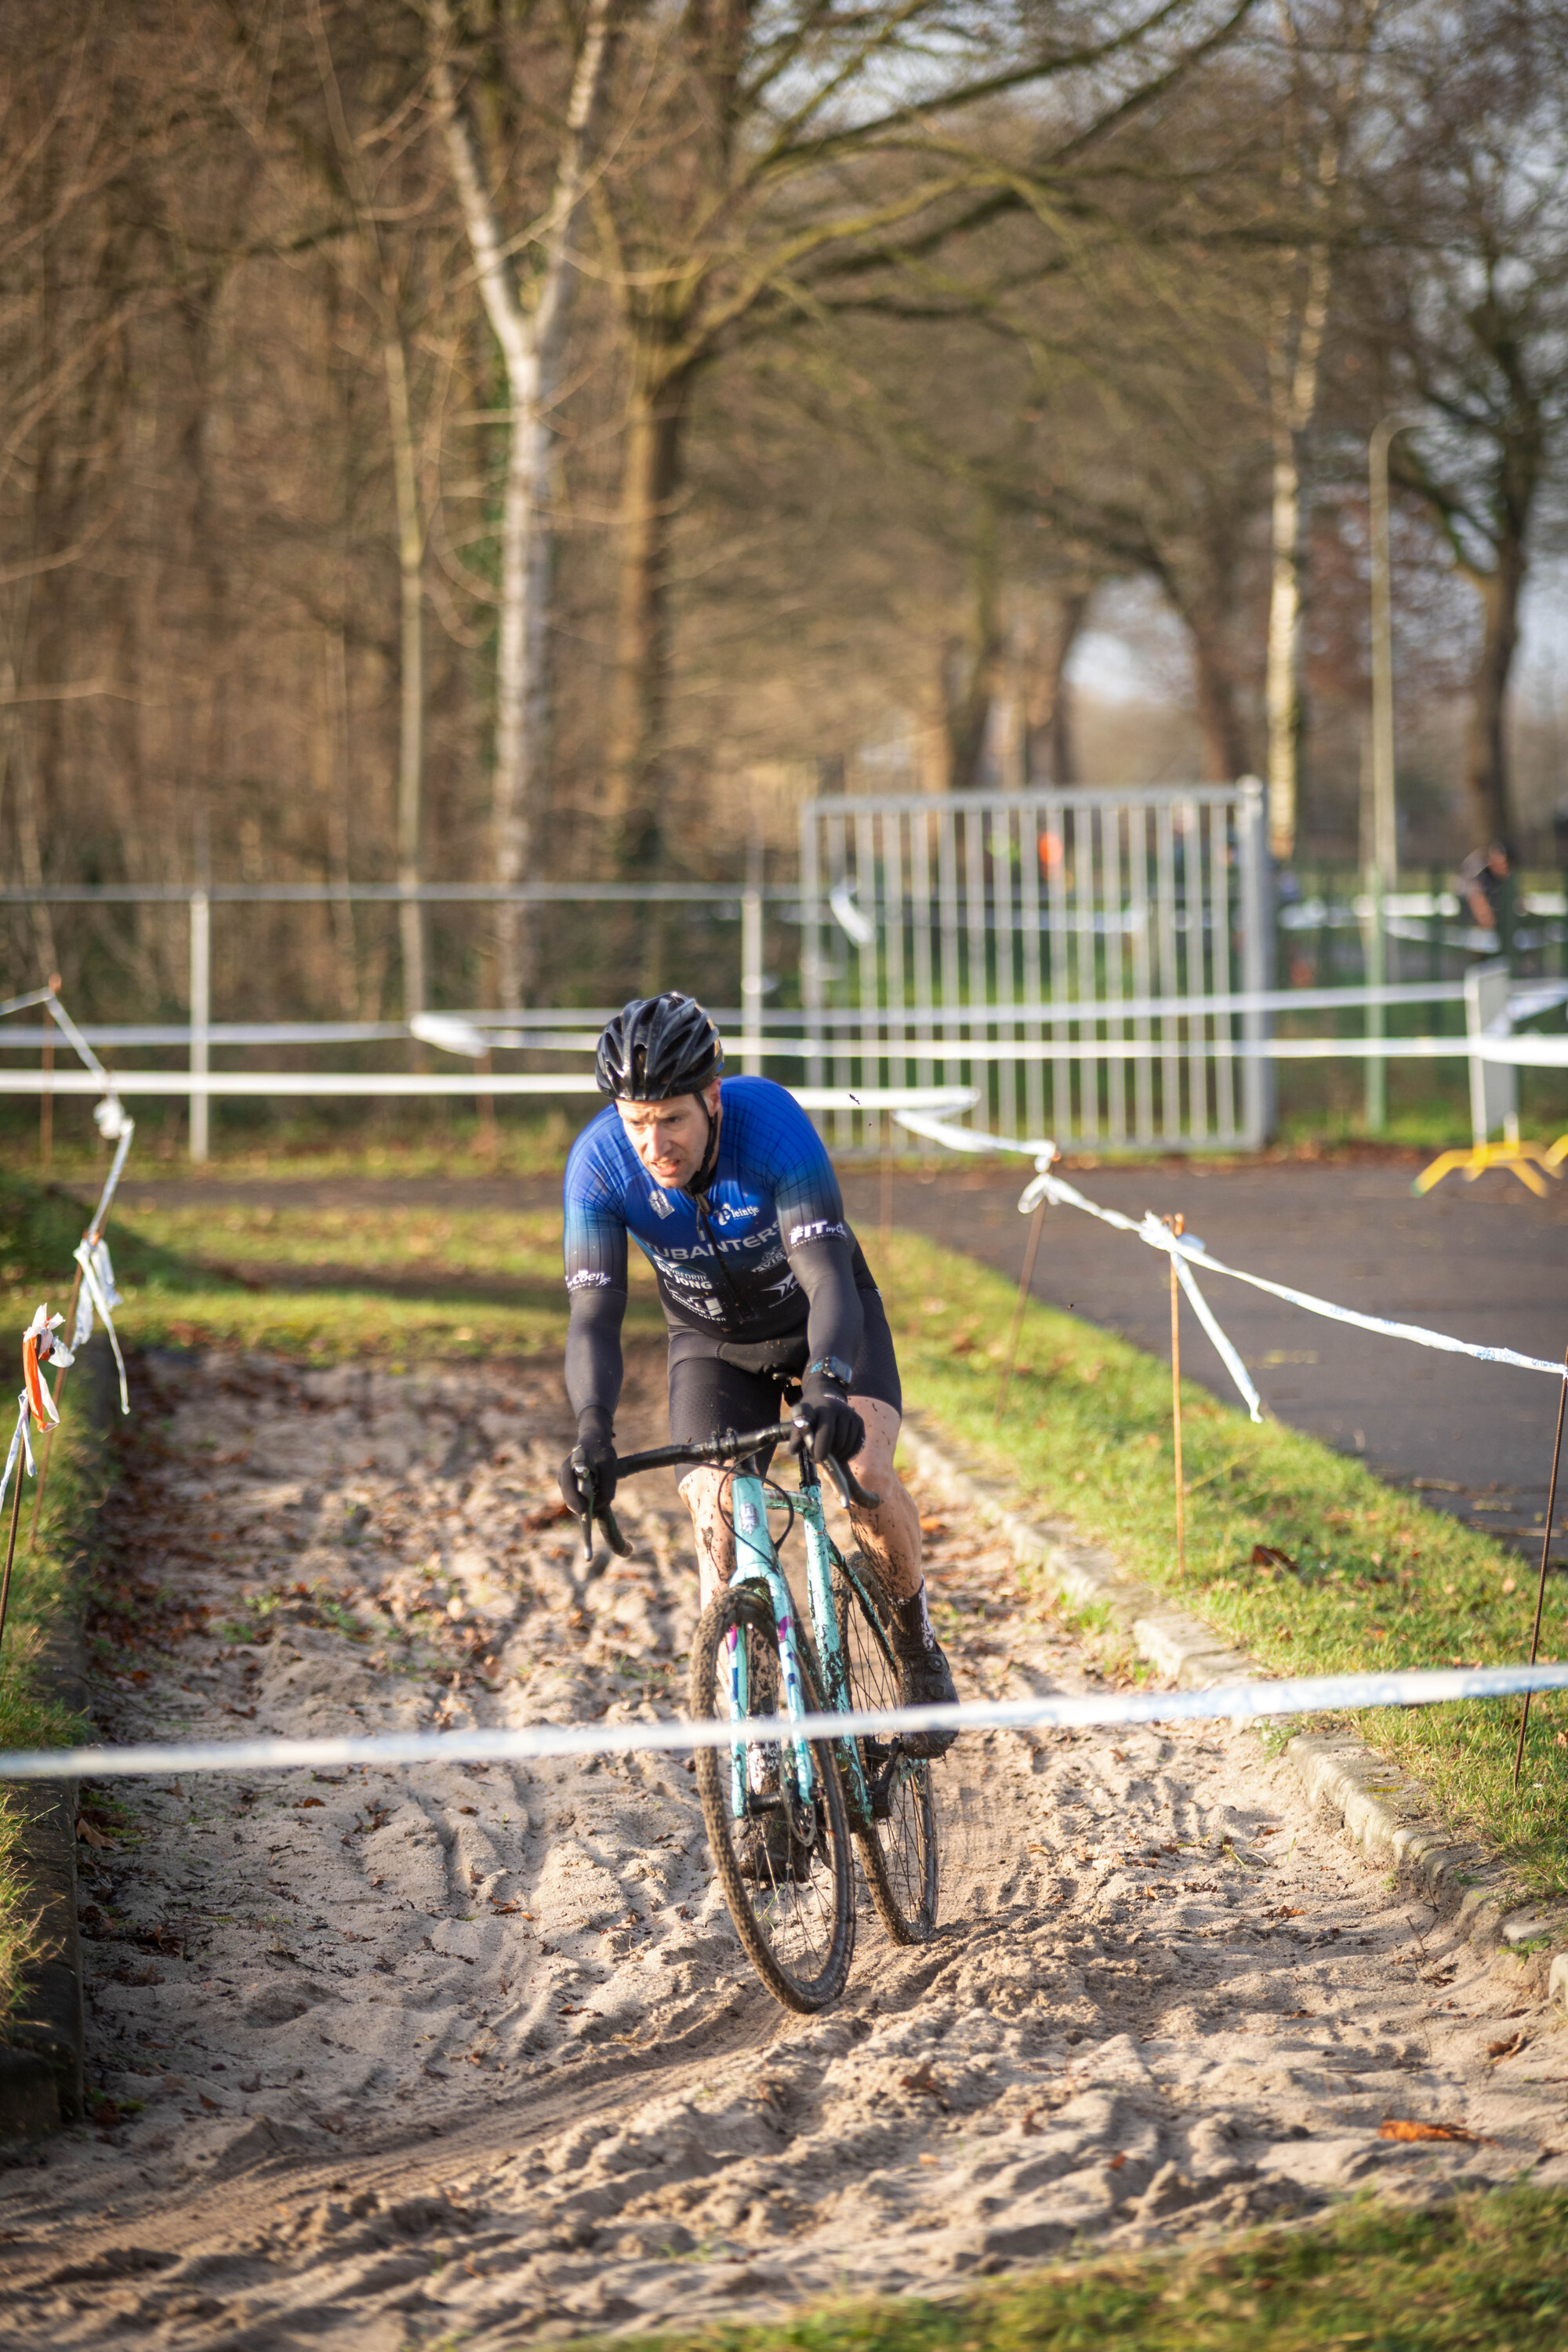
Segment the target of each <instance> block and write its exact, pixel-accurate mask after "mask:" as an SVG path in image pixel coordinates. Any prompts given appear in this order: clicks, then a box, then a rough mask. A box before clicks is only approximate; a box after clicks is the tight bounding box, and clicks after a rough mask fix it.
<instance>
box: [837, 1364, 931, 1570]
mask: <svg viewBox="0 0 1568 2352" xmlns="http://www.w3.org/2000/svg"><path fill="white" fill-rule="evenodd" d="M849 1402H850V1403H851V1404H852V1405H853V1406H854V1408H855V1410H856V1412H858V1414H859V1416H860V1418H861V1420H862V1421H863V1422H864V1423H865V1424H866V1443H865V1444H864V1446H863V1447H862V1448H861V1450H860V1452H859V1453H858V1454H857V1455H856V1456H855V1459H854V1461H853V1462H852V1463H851V1464H850V1465H849V1466H850V1468H851V1469H852V1470H853V1471H854V1473H855V1475H856V1476H857V1478H858V1480H859V1481H860V1484H861V1485H862V1486H867V1487H869V1489H870V1491H871V1493H872V1494H873V1495H879V1496H881V1498H882V1499H881V1501H880V1503H879V1505H878V1507H877V1508H876V1509H875V1510H874V1511H859V1510H857V1509H856V1508H855V1507H854V1506H853V1505H851V1506H850V1511H849V1523H850V1525H851V1526H852V1527H853V1528H854V1530H855V1533H856V1535H857V1536H858V1538H859V1539H860V1546H861V1549H862V1550H863V1551H864V1552H865V1554H866V1557H867V1559H868V1560H869V1561H870V1562H871V1564H872V1566H873V1567H874V1568H875V1569H876V1570H877V1571H878V1573H879V1575H880V1577H881V1579H882V1582H883V1584H884V1585H885V1586H886V1587H887V1591H888V1595H889V1599H890V1600H893V1601H912V1600H913V1599H914V1596H915V1594H916V1593H917V1592H918V1591H920V1589H921V1583H922V1582H923V1580H924V1577H923V1571H922V1569H921V1515H920V1513H919V1511H918V1510H917V1509H916V1507H915V1499H914V1496H912V1495H911V1494H910V1490H909V1488H908V1487H907V1486H905V1485H904V1482H903V1480H902V1479H901V1478H900V1476H899V1475H898V1473H897V1471H895V1469H894V1468H893V1449H894V1447H895V1446H896V1445H897V1444H898V1442H899V1415H898V1414H897V1413H896V1412H894V1411H893V1408H892V1406H891V1405H890V1404H882V1403H881V1402H879V1400H878V1399H877V1398H876V1397H862V1396H858V1397H851V1398H850V1400H849Z"/></svg>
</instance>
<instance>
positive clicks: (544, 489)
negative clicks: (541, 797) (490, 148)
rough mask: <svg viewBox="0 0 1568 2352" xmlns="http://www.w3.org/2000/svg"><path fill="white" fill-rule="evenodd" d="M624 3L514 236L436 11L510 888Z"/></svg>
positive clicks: (541, 746) (541, 748) (509, 970)
mask: <svg viewBox="0 0 1568 2352" xmlns="http://www.w3.org/2000/svg"><path fill="white" fill-rule="evenodd" d="M622 8H623V0H590V5H589V8H588V13H587V16H586V19H585V21H584V27H583V35H582V39H581V43H580V45H579V47H578V50H577V56H576V62H575V66H574V71H573V75H572V87H571V94H570V97H569V99H568V101H567V106H566V115H565V121H564V123H563V129H562V133H561V138H560V145H559V152H558V154H557V157H556V162H555V170H554V186H553V189H552V194H551V197H550V201H549V204H548V205H547V207H546V210H545V212H544V214H543V216H542V218H541V219H539V220H537V221H535V222H533V223H531V225H530V227H529V229H528V230H527V231H525V232H524V235H523V236H522V238H521V239H509V238H508V237H507V236H506V235H505V234H504V232H503V230H502V227H501V224H500V218H499V216H498V212H497V207H496V200H495V194H494V192H493V188H492V178H493V173H492V172H491V171H490V170H488V169H487V168H486V166H485V164H484V163H483V162H482V160H481V155H480V148H479V139H478V136H477V134H476V130H475V125H474V122H473V120H472V118H471V115H470V113H469V111H468V108H467V106H466V105H465V103H464V100H463V96H462V93H461V92H460V90H459V89H458V81H457V78H456V76H455V75H454V72H453V59H452V58H451V55H450V53H449V45H450V42H451V39H452V27H451V21H450V16H449V12H448V11H447V7H446V6H445V5H444V0H443V5H441V6H440V7H439V8H438V9H437V12H436V13H435V16H434V25H435V29H436V32H437V47H436V51H435V58H434V64H433V68H432V71H433V79H434V86H435V91H436V98H437V106H438V108H439V110H440V115H441V121H442V124H443V128H444V130H445V133H446V139H447V153H448V155H449V156H450V158H451V166H452V178H453V182H454V184H455V185H456V187H457V190H458V199H459V201H460V203H461V205H462V208H463V218H464V222H465V224H466V225H467V228H468V243H469V246H470V247H471V249H472V253H473V257H474V270H475V276H476V278H477V280H478V284H479V293H480V296H481V298H482V299H483V301H484V306H485V315H486V317H487V318H488V319H489V323H490V327H491V329H492V331H493V332H494V335H495V339H496V341H497V343H498V345H499V346H500V353H501V358H502V361H503V362H504V364H505V368H506V378H507V391H508V395H509V399H510V416H509V418H508V420H507V457H506V467H505V476H506V488H505V493H504V498H503V503H502V509H501V529H500V627H499V642H498V646H497V652H496V721H495V763H494V772H493V783H492V810H493V818H492V822H493V824H494V832H495V870H496V879H497V881H498V882H500V883H502V884H505V885H507V886H509V887H513V886H515V885H516V884H518V883H520V882H521V881H522V880H523V879H524V878H525V877H526V875H527V873H528V871H529V865H530V849H531V840H532V832H533V824H534V819H535V807H534V801H535V798H536V796H537V794H538V793H539V792H540V789H541V785H542V779H543V777H544V774H545V772H546V771H545V763H546V759H547V752H548V741H549V725H550V631H551V590H552V578H553V573H554V553H555V546H554V541H555V530H554V513H553V504H554V499H555V496H556V483H555V474H556V435H557V431H558V415H557V412H558V410H559V407H560V404H561V403H562V401H563V397H564V394H565V389H566V380H567V361H568V352H569V348H570V346H569V332H570V328H571V322H572V313H573V309H574V296H575V293H576V289H577V281H578V250H579V245H580V241H581V234H582V226H583V222H584V213H585V208H586V198H587V194H588V186H589V179H590V174H591V173H592V170H593V166H594V157H595V144H596V142H597V139H598V135H599V131H600V128H601V125H602V122H603V120H604V113H605V96H606V91H607V88H608V84H609V80H610V73H611V67H612V62H613V58H614V53H615V33H616V22H617V18H618V17H619V16H620V15H621V13H622ZM519 243H521V244H522V245H523V247H524V249H525V250H527V251H528V252H529V253H530V254H531V257H532V266H531V269H530V270H529V272H528V274H527V280H526V282H527V289H528V299H524V294H523V291H522V289H521V287H520V283H519V273H518V271H517V268H516V267H515V263H514V258H513V257H514V254H515V252H516V250H517V247H518V245H519ZM522 913H523V910H522V908H521V907H520V906H519V905H518V904H517V902H516V901H508V902H506V903H504V904H503V905H502V906H501V908H500V910H499V917H498V922H497V944H498V965H499V982H500V1002H501V1004H502V1005H503V1006H504V1007H505V1008H506V1009H508V1010H509V1011H510V1010H515V1009H516V1008H517V1007H518V1006H520V1005H521V1003H522V998H523V992H524V989H525V988H526V987H527V986H528V985H529V983H530V982H531V977H532V967H533V953H532V934H531V929H528V928H526V927H525V925H524V923H523V921H522Z"/></svg>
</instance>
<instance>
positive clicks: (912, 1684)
mask: <svg viewBox="0 0 1568 2352" xmlns="http://www.w3.org/2000/svg"><path fill="white" fill-rule="evenodd" d="M893 1654H894V1656H895V1657H896V1658H897V1659H898V1662H899V1685H900V1689H899V1697H900V1704H901V1705H902V1706H954V1705H955V1704H956V1702H957V1699H958V1692H957V1690H956V1689H955V1688H954V1686H953V1680H952V1667H951V1666H950V1665H949V1664H948V1663H947V1659H946V1656H945V1654H944V1653H943V1651H942V1644H941V1643H940V1642H929V1643H928V1642H922V1643H921V1644H920V1645H919V1647H918V1648H916V1647H912V1646H911V1647H910V1648H908V1649H906V1648H904V1647H903V1645H902V1644H901V1643H895V1644H894V1651H893ZM956 1738H958V1734H957V1732H956V1731H907V1732H900V1735H899V1745H900V1747H901V1748H903V1750H904V1753H905V1755H906V1756H945V1755H946V1754H947V1751H948V1749H949V1748H951V1747H952V1743H953V1741H954V1740H955V1739H956Z"/></svg>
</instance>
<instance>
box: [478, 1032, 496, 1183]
mask: <svg viewBox="0 0 1568 2352" xmlns="http://www.w3.org/2000/svg"><path fill="white" fill-rule="evenodd" d="M476 1067H477V1068H479V1069H480V1070H482V1071H483V1072H484V1075H485V1076H486V1077H487V1078H488V1077H489V1074H490V1057H489V1053H488V1051H487V1052H485V1053H483V1054H481V1055H479V1061H478V1063H477V1065H476ZM477 1108H478V1110H479V1126H478V1129H477V1130H476V1133H475V1137H474V1141H475V1143H476V1144H477V1146H478V1148H479V1158H480V1159H481V1160H483V1161H484V1163H485V1165H486V1167H487V1168H492V1169H493V1168H494V1166H495V1164H496V1158H497V1154H498V1152H499V1151H500V1136H499V1135H498V1134H497V1132H496V1098H495V1097H494V1095H480V1096H479V1097H478V1098H477Z"/></svg>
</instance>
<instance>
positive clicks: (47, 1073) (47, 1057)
mask: <svg viewBox="0 0 1568 2352" xmlns="http://www.w3.org/2000/svg"><path fill="white" fill-rule="evenodd" d="M49 986H50V988H51V989H52V990H53V991H54V992H55V994H56V995H57V996H58V994H59V992H60V976H59V973H58V971H51V972H50V974H49ZM54 1075H55V1033H54V1030H53V1028H52V1027H51V1026H50V1024H49V1023H48V1022H47V1021H46V1022H45V1024H44V1091H43V1094H42V1096H41V1097H40V1098H39V1102H38V1159H39V1161H40V1163H41V1165H42V1169H43V1172H44V1174H45V1175H46V1176H47V1174H48V1172H49V1170H50V1168H51V1167H52V1166H53V1165H54V1157H55V1090H54Z"/></svg>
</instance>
